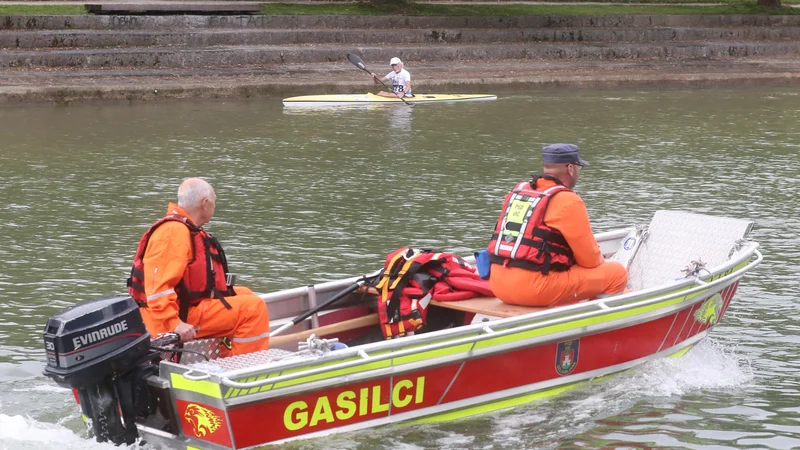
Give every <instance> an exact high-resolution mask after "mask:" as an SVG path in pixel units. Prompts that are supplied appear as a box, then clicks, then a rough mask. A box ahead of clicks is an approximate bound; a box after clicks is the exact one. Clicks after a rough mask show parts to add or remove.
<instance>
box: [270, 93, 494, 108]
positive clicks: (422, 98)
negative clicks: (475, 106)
mask: <svg viewBox="0 0 800 450" xmlns="http://www.w3.org/2000/svg"><path fill="white" fill-rule="evenodd" d="M496 99H497V96H496V95H491V94H419V95H415V96H414V97H406V98H405V101H406V102H408V103H435V102H474V101H481V100H496ZM375 103H381V104H390V103H403V100H401V99H399V98H391V97H381V96H380V95H376V94H372V93H367V94H332V95H303V96H300V97H289V98H285V99H283V104H284V106H347V105H368V104H375Z"/></svg>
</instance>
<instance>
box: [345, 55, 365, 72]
mask: <svg viewBox="0 0 800 450" xmlns="http://www.w3.org/2000/svg"><path fill="white" fill-rule="evenodd" d="M347 59H348V60H349V61H350V62H351V63H353V65H354V66H356V67H358V68H359V69H361V70H363V71H365V72H369V70H367V66H366V64H364V61H363V60H362V59H361V58H359V57H358V55H355V54H353V53H348V54H347Z"/></svg>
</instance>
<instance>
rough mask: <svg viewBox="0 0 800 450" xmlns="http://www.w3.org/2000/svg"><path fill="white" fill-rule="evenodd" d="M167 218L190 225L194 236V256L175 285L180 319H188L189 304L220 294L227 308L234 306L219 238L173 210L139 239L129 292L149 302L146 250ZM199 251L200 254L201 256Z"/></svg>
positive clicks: (142, 305) (135, 298) (138, 298)
mask: <svg viewBox="0 0 800 450" xmlns="http://www.w3.org/2000/svg"><path fill="white" fill-rule="evenodd" d="M166 222H181V223H182V224H184V225H186V226H187V227H188V228H189V232H190V235H191V240H192V260H191V261H190V262H189V264H188V265H187V266H186V269H185V270H184V271H183V277H182V278H181V281H180V283H178V285H177V286H176V287H175V293H176V294H177V295H178V301H179V304H180V308H179V313H178V315H179V316H180V318H181V320H183V321H186V314H187V313H188V311H189V306H191V305H195V304H197V303H198V302H199V301H200V300H201V299H204V298H218V299H219V300H220V301H221V302H222V303H223V304H224V305H225V307H226V308H228V309H230V308H231V306H230V305H229V304H228V302H227V301H226V300H225V297H224V296H225V295H230V292H232V289H231V286H229V285H228V283H227V280H226V274H227V273H228V260H227V258H226V257H225V251H223V250H222V246H221V245H220V243H219V241H217V238H215V237H214V236H212V235H211V234H210V233H208V232H206V230H204V229H203V227H198V226H197V225H195V224H193V223H192V222H191V221H190V220H189V219H188V218H186V217H183V216H180V215H177V214H172V215H169V216H166V217H164V218H162V219H159V220H158V222H156V223H154V224H153V225H152V226H151V227H150V228H149V229H148V230H147V231H146V232H145V233H144V235H143V236H142V238H141V239H140V240H139V247H137V248H136V255H135V256H134V258H133V267H132V268H131V276H130V278H128V292H129V293H130V295H131V297H133V299H134V300H135V301H136V303H138V304H139V306H141V307H146V306H147V294H146V293H145V290H144V253H145V250H147V243H148V242H149V241H150V236H152V234H153V232H154V231H155V230H156V228H158V227H159V226H161V225H162V224H164V223H166ZM198 255H199V257H198Z"/></svg>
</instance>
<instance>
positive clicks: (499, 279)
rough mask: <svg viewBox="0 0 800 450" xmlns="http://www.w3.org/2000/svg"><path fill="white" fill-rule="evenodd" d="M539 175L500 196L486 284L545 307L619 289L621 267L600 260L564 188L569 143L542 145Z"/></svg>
mask: <svg viewBox="0 0 800 450" xmlns="http://www.w3.org/2000/svg"><path fill="white" fill-rule="evenodd" d="M542 159H543V161H544V167H543V175H534V177H533V180H531V181H530V182H521V183H518V184H517V185H516V186H515V187H514V190H512V191H511V192H510V193H509V194H508V195H507V196H506V199H505V202H504V204H503V210H502V212H501V215H500V219H499V220H498V222H497V225H496V227H495V232H494V235H493V236H492V239H491V242H490V243H489V248H488V250H489V258H490V260H491V262H492V267H491V275H490V279H489V282H490V285H491V288H492V291H494V293H495V295H496V296H497V297H498V298H499V299H500V300H502V301H504V302H506V303H511V304H516V305H526V306H553V305H558V304H567V303H574V302H578V301H581V300H586V299H591V298H594V297H595V296H597V295H598V294H616V293H620V292H623V291H624V290H625V285H626V283H627V280H628V274H627V270H626V269H625V267H624V266H623V265H622V264H620V263H618V262H613V261H605V258H604V257H603V255H602V253H601V252H600V246H599V245H598V244H597V241H596V240H595V238H594V234H593V232H592V226H591V224H590V223H589V213H588V212H587V211H586V205H584V203H583V200H581V198H580V197H579V196H578V194H576V193H575V192H574V191H573V190H572V189H573V188H574V187H575V185H576V184H577V182H578V178H579V177H580V173H581V169H582V167H584V166H587V165H588V164H589V163H587V162H586V161H584V160H583V159H581V157H580V155H579V148H578V146H576V145H573V144H553V145H548V146H545V147H544V148H543V149H542Z"/></svg>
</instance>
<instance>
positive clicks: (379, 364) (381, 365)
mask: <svg viewBox="0 0 800 450" xmlns="http://www.w3.org/2000/svg"><path fill="white" fill-rule="evenodd" d="M381 353H385V352H381ZM381 353H377V352H375V353H373V352H370V354H371V355H373V356H378V355H380V354H381ZM355 359H361V357H360V356H357V357H356V358H350V359H344V360H338V361H332V362H331V363H328V364H325V365H320V366H310V367H308V366H306V367H298V368H295V369H292V370H287V371H285V372H283V374H284V375H287V374H290V373H293V372H301V371H305V370H309V369H316V368H319V367H324V366H327V365H333V364H341V363H343V362H347V361H353V360H355ZM391 365H392V360H391V359H385V360H383V361H376V362H372V363H367V364H363V365H359V366H355V367H348V368H345V369H339V370H332V371H330V372H323V373H320V374H316V375H310V376H307V377H301V378H297V379H294V380H287V381H284V382H280V383H276V384H275V386H274V387H273V389H280V388H284V387H287V386H294V385H296V384H303V383H309V382H312V381H319V380H326V379H328V378H336V377H340V376H342V375H349V374H352V373H358V372H368V371H370V370H377V369H385V368H387V367H391Z"/></svg>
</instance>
